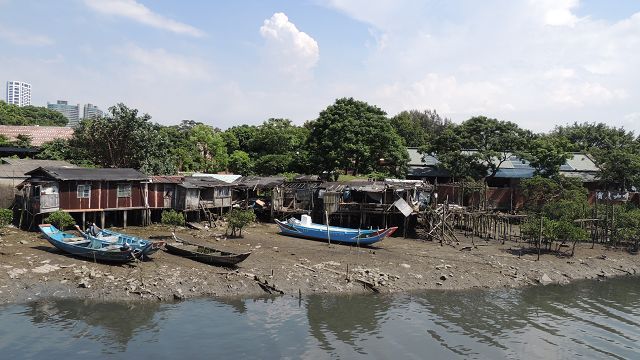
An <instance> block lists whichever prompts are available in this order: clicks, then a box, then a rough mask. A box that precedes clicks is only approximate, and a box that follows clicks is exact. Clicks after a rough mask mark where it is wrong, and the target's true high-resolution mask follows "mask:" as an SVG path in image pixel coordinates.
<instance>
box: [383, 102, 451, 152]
mask: <svg viewBox="0 0 640 360" xmlns="http://www.w3.org/2000/svg"><path fill="white" fill-rule="evenodd" d="M449 124H451V120H449V119H447V118H442V117H441V116H440V115H439V114H438V113H437V112H436V111H435V110H425V111H418V110H411V111H402V112H401V113H399V114H397V115H396V116H394V117H392V118H391V125H392V126H393V128H394V129H395V130H396V132H397V133H398V135H400V137H401V138H402V139H403V140H404V144H405V145H406V146H410V147H420V146H424V145H426V144H427V143H428V142H429V140H430V139H431V138H433V137H435V136H438V135H439V134H440V132H442V131H443V130H444V129H445V128H446V127H447V126H448V125H449Z"/></svg>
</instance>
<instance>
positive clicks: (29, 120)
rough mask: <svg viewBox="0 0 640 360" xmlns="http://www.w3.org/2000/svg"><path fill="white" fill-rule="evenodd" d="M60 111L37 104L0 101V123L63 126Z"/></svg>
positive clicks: (64, 119)
mask: <svg viewBox="0 0 640 360" xmlns="http://www.w3.org/2000/svg"><path fill="white" fill-rule="evenodd" d="M67 122H68V120H67V118H66V117H64V115H62V114H61V113H59V112H57V111H54V110H50V109H47V108H45V107H39V106H22V107H21V106H17V105H12V104H7V103H6V102H4V101H0V125H40V126H65V125H67Z"/></svg>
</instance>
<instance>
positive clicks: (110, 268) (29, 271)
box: [0, 224, 640, 303]
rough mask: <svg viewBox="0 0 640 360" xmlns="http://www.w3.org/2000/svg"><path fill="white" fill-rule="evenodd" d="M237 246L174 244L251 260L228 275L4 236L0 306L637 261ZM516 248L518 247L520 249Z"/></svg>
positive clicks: (263, 233) (427, 284) (339, 288)
mask: <svg viewBox="0 0 640 360" xmlns="http://www.w3.org/2000/svg"><path fill="white" fill-rule="evenodd" d="M126 232H127V233H131V234H136V235H140V236H144V237H151V236H166V235H169V234H170V231H169V229H168V228H166V227H163V226H150V227H144V228H136V227H130V228H127V229H126ZM243 235H244V237H243V238H236V239H231V238H227V237H225V236H224V229H217V228H213V229H211V230H200V231H198V230H189V229H180V230H178V236H180V237H183V238H185V239H191V240H193V241H195V242H199V243H202V244H205V245H208V246H211V247H214V248H218V249H221V250H228V251H232V252H246V251H251V252H252V254H251V256H249V258H248V259H247V260H245V261H244V262H242V263H241V264H240V266H239V267H238V268H234V269H230V268H223V267H216V266H210V265H206V264H201V263H198V262H194V261H192V260H189V259H186V258H181V257H178V256H175V255H171V254H169V253H166V252H163V251H159V252H158V253H156V254H154V255H153V260H151V261H145V262H136V263H131V264H126V265H108V264H100V263H94V262H91V261H86V260H82V259H79V258H75V257H72V256H68V255H65V254H63V253H61V252H60V251H58V250H56V249H55V248H54V247H53V246H51V245H50V244H49V243H48V242H47V241H46V240H45V239H44V238H42V237H41V236H40V234H39V233H36V232H24V231H19V230H16V229H5V230H4V232H3V235H2V237H1V239H0V303H9V302H25V301H32V300H37V299H41V298H52V297H53V298H88V299H102V300H150V301H173V300H181V299H187V298H194V297H211V296H225V297H226V296H256V295H263V294H265V293H269V292H270V293H275V294H280V293H282V294H285V295H287V296H299V295H307V294H312V293H362V292H382V293H389V292H404V291H415V290H424V289H457V290H463V289H471V288H499V287H522V286H530V285H534V286H539V285H546V284H551V283H560V284H567V283H569V282H570V281H572V280H577V279H604V278H607V277H614V276H628V275H636V274H640V256H638V255H632V254H629V253H627V252H626V251H624V250H616V249H607V248H605V247H603V246H599V245H596V247H595V249H591V248H590V247H591V244H581V245H578V247H577V249H576V255H575V256H574V257H561V256H556V255H552V254H543V255H542V257H541V258H540V261H536V255H535V254H527V253H526V252H525V253H521V252H520V251H519V250H520V249H521V248H522V244H518V243H514V242H507V243H506V244H504V245H502V243H501V242H497V241H496V242H493V241H490V242H481V243H478V241H477V239H476V244H477V245H479V246H476V247H471V246H470V245H471V240H470V239H465V238H464V237H463V236H460V239H462V241H461V242H460V243H459V244H455V245H453V246H451V245H445V246H440V245H439V244H438V243H433V242H428V241H421V240H414V239H403V238H391V239H385V240H384V241H382V242H381V243H379V245H378V246H376V247H371V248H357V247H349V246H343V245H336V244H332V245H328V244H326V243H323V242H316V241H310V240H303V239H297V238H292V237H286V236H281V235H279V234H278V233H277V227H276V226H275V225H271V224H258V225H254V226H251V227H249V228H247V229H245V231H243ZM524 246H525V247H526V245H524Z"/></svg>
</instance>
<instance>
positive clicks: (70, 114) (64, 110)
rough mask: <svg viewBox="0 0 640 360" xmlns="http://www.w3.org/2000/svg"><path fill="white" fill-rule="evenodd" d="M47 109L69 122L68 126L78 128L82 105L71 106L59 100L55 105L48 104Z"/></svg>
mask: <svg viewBox="0 0 640 360" xmlns="http://www.w3.org/2000/svg"><path fill="white" fill-rule="evenodd" d="M47 109H51V110H55V111H57V112H59V113H61V114H62V115H64V117H66V118H67V120H69V123H68V124H67V126H72V127H73V126H76V125H78V122H79V121H80V104H78V105H69V102H68V101H64V100H58V101H57V102H56V103H55V104H50V103H47Z"/></svg>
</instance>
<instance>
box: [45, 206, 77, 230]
mask: <svg viewBox="0 0 640 360" xmlns="http://www.w3.org/2000/svg"><path fill="white" fill-rule="evenodd" d="M44 222H45V223H49V224H52V225H54V226H55V227H57V228H58V229H60V230H64V229H66V228H68V227H69V226H71V225H73V224H75V223H76V221H75V220H73V217H72V216H71V215H69V213H66V212H64V211H60V210H58V211H54V212H52V213H51V214H49V216H47V217H46V218H44Z"/></svg>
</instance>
